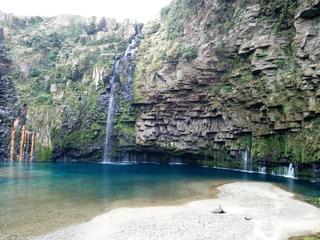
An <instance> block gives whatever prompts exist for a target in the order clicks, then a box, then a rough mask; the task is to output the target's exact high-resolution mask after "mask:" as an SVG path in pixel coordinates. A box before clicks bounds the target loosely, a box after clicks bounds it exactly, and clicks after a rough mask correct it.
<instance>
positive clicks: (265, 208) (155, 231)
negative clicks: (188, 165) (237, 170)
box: [33, 182, 320, 240]
mask: <svg viewBox="0 0 320 240" xmlns="http://www.w3.org/2000/svg"><path fill="white" fill-rule="evenodd" d="M218 190H219V193H218V198H216V199H207V200H196V201H191V202H189V203H185V204H183V205H174V206H151V207H150V206H148V207H135V208H123V207H122V208H116V209H113V210H110V211H108V212H106V213H103V214H102V215H99V216H97V217H95V218H93V219H91V220H89V221H88V222H85V223H82V224H76V225H72V226H69V227H66V228H62V229H60V230H57V231H55V232H52V233H49V234H47V235H42V236H38V237H35V238H33V239H34V240H51V239H52V240H53V239H54V240H59V239H61V240H62V239H79V240H81V239H83V240H87V239H95V240H99V239H113V240H118V239H119V240H120V239H132V240H144V239H148V240H149V239H150V240H152V239H154V240H157V239H168V240H171V239H181V240H183V239H185V240H193V239H220V240H223V239H225V240H229V239H235V238H236V239H239V240H241V239H243V240H250V239H252V240H253V239H254V240H259V239H261V240H267V239H270V240H278V239H279V240H282V239H284V240H285V239H288V238H289V237H293V236H301V235H308V234H314V233H317V232H320V209H318V208H316V207H314V206H312V205H309V204H307V203H305V202H302V201H298V200H296V199H294V194H292V193H289V192H286V191H284V190H282V189H281V188H279V187H277V186H274V185H272V184H270V183H259V182H236V183H227V184H224V185H222V186H220V187H218ZM219 205H221V206H222V207H223V209H224V210H225V211H226V214H215V213H212V211H214V210H215V209H217V208H218V207H219Z"/></svg>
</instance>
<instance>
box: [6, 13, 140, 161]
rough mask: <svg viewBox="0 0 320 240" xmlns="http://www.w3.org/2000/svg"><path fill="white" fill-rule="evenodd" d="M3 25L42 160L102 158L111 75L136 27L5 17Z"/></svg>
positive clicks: (21, 99)
mask: <svg viewBox="0 0 320 240" xmlns="http://www.w3.org/2000/svg"><path fill="white" fill-rule="evenodd" d="M0 25H2V26H3V28H4V31H5V35H6V38H7V45H8V46H9V47H10V56H11V57H12V60H13V62H14V64H13V66H12V71H11V73H10V75H11V78H12V79H13V81H14V85H15V86H16V88H17V95H18V97H19V105H20V106H24V109H25V111H26V113H27V114H26V117H27V118H26V125H27V128H28V129H29V130H32V131H33V132H35V133H36V134H37V135H36V136H37V137H36V144H35V146H36V149H35V152H36V153H37V154H36V155H37V157H36V158H37V159H38V160H50V159H56V158H61V157H67V158H77V159H86V158H90V160H92V159H96V158H98V159H99V158H101V156H102V154H103V148H104V135H105V122H106V106H108V100H109V97H108V96H109V91H110V86H109V85H110V84H109V82H110V77H109V75H110V74H111V69H112V67H113V64H114V61H115V59H116V58H117V56H118V55H119V54H121V53H123V51H125V49H126V47H127V44H128V42H130V39H131V37H132V35H133V34H134V33H135V23H134V22H130V21H124V22H122V23H118V22H117V21H115V20H114V19H108V18H96V17H92V18H83V17H80V16H69V15H60V16H57V17H51V18H48V17H17V16H14V15H11V14H2V15H1V16H0ZM12 96H13V95H12ZM116 107H117V108H118V107H119V106H116ZM11 124H13V123H11Z"/></svg>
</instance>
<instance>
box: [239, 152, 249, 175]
mask: <svg viewBox="0 0 320 240" xmlns="http://www.w3.org/2000/svg"><path fill="white" fill-rule="evenodd" d="M241 159H242V161H243V171H247V172H250V171H252V158H251V156H250V152H249V151H248V150H244V151H242V152H241Z"/></svg>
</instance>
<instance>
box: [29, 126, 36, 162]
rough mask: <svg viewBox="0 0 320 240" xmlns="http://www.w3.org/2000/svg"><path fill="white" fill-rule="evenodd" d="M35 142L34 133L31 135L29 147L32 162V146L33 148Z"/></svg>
mask: <svg viewBox="0 0 320 240" xmlns="http://www.w3.org/2000/svg"><path fill="white" fill-rule="evenodd" d="M35 140H36V133H35V132H32V133H31V147H30V161H32V160H33V152H34V146H35Z"/></svg>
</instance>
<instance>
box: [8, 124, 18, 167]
mask: <svg viewBox="0 0 320 240" xmlns="http://www.w3.org/2000/svg"><path fill="white" fill-rule="evenodd" d="M18 124H19V118H17V119H16V120H15V121H14V123H13V126H12V127H11V133H10V161H13V160H14V145H15V134H16V128H17V126H18Z"/></svg>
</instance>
